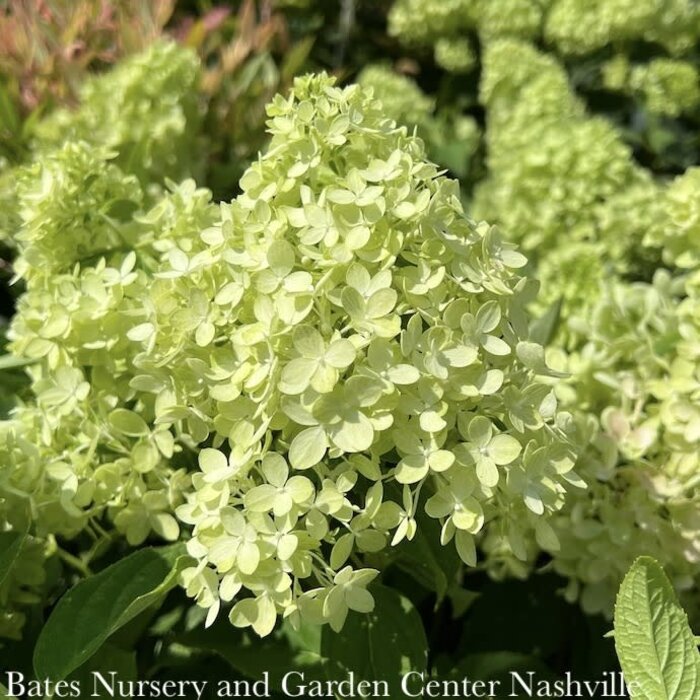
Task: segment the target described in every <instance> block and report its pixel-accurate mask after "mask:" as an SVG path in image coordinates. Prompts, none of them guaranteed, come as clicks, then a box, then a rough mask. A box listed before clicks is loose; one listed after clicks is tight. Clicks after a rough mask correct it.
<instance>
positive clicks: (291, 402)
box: [130, 76, 579, 633]
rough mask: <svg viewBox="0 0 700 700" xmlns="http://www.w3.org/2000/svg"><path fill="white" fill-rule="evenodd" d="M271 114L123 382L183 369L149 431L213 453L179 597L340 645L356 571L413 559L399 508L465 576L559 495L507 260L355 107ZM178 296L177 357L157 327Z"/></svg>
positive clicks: (561, 463) (297, 105) (405, 146)
mask: <svg viewBox="0 0 700 700" xmlns="http://www.w3.org/2000/svg"><path fill="white" fill-rule="evenodd" d="M269 115H270V117H271V119H270V122H269V126H270V130H271V132H272V141H271V143H270V147H269V149H268V151H267V153H266V154H265V155H264V156H262V157H261V159H260V160H259V161H258V162H257V163H255V164H253V165H252V166H251V168H250V169H249V170H248V171H247V173H246V174H245V175H244V177H243V179H242V182H241V186H242V189H243V193H242V194H241V195H240V196H239V197H238V198H237V199H236V200H234V201H233V202H232V203H231V205H227V206H222V210H221V211H222V220H221V222H220V223H218V224H217V225H215V226H213V227H211V228H210V229H208V230H206V231H204V232H203V233H202V236H201V239H200V240H199V241H194V242H192V249H191V250H188V251H187V252H186V251H184V250H178V251H172V252H171V253H170V255H169V257H168V261H167V264H166V266H165V269H164V270H163V271H162V272H160V273H157V275H156V276H157V277H158V278H160V279H162V280H163V282H162V284H163V285H167V287H168V289H169V290H170V291H169V293H168V295H167V296H163V297H162V301H161V303H159V304H158V305H154V306H153V308H152V309H150V310H148V311H149V312H147V313H145V314H144V318H142V319H139V320H140V321H141V322H140V323H139V324H138V325H136V326H135V328H134V330H133V331H132V332H131V333H130V335H131V336H132V337H138V339H139V340H140V342H141V343H142V344H143V347H144V350H143V353H142V355H140V356H138V357H137V358H136V360H135V362H136V364H137V365H138V367H139V370H140V371H141V372H143V373H144V381H145V376H147V375H150V374H151V373H156V372H158V373H159V374H160V375H161V376H162V369H161V368H162V366H163V361H164V359H165V358H168V359H169V361H171V362H173V361H174V364H175V366H177V365H178V364H179V363H178V362H177V360H173V358H177V357H180V356H183V357H189V358H195V357H196V358H197V361H198V364H200V367H201V369H200V370H199V372H198V373H197V374H198V381H197V382H196V383H194V384H193V383H191V381H190V382H187V381H184V378H183V379H180V378H179V377H178V376H177V371H176V372H175V375H174V381H173V383H174V385H175V388H176V391H177V395H176V396H175V397H173V398H174V401H173V404H174V405H172V406H168V405H164V406H163V407H162V408H161V411H160V413H159V415H157V416H156V421H157V422H158V423H159V424H161V425H164V424H168V423H171V422H172V423H175V422H176V421H182V420H185V419H186V420H192V419H194V420H195V421H197V422H198V423H199V424H200V425H201V428H202V437H205V436H207V435H208V436H209V437H210V439H212V447H211V448H207V449H205V450H203V451H201V452H200V453H199V466H200V470H201V471H200V473H197V474H195V476H194V478H193V485H194V490H193V492H192V493H191V494H190V495H189V496H188V503H187V505H186V506H183V507H181V508H179V509H178V510H177V514H178V517H179V518H180V519H181V520H182V521H183V522H185V523H187V524H189V525H191V526H193V528H194V530H193V535H194V536H193V539H192V540H191V541H190V543H189V544H188V549H189V552H190V554H192V555H193V556H194V557H196V558H197V559H198V560H199V565H198V566H197V567H195V568H192V569H190V570H188V571H186V572H185V578H186V582H187V589H188V592H189V593H190V594H191V595H193V596H195V597H196V599H197V601H198V603H199V604H200V605H202V606H203V607H207V608H209V620H210V621H211V620H213V619H214V618H215V617H216V615H217V613H218V610H219V606H220V603H221V601H229V600H231V599H233V598H234V597H236V596H237V594H238V593H239V591H240V590H241V589H242V588H245V589H247V590H248V591H250V592H251V593H253V596H252V597H245V598H243V599H241V600H238V602H237V603H236V604H235V605H234V607H233V608H232V610H231V614H230V617H231V620H232V622H233V623H234V624H235V625H240V626H247V625H252V626H253V627H254V629H256V631H258V632H259V633H267V632H269V631H270V630H271V629H272V627H273V625H274V623H275V619H276V617H277V615H278V614H281V615H283V616H285V617H290V616H291V617H292V619H294V618H295V617H297V616H299V615H301V616H303V617H305V618H307V619H310V620H314V621H318V622H324V621H327V622H329V623H330V624H331V625H333V626H334V627H336V628H337V627H339V626H340V625H341V624H342V622H343V620H344V618H345V615H346V614H347V611H348V609H356V610H368V609H369V608H370V607H371V597H370V596H369V595H368V594H367V593H366V592H365V587H366V585H367V583H369V582H370V581H371V580H372V578H373V577H374V575H375V573H376V572H374V571H371V570H368V569H362V568H360V569H357V568H356V566H357V562H358V561H361V560H358V559H357V558H356V556H355V554H362V553H371V552H376V551H379V550H382V549H384V548H385V547H387V546H388V545H389V544H397V543H398V542H400V541H401V540H402V539H404V538H406V537H408V538H411V537H412V536H413V535H414V534H415V531H416V512H417V509H418V508H425V510H426V512H427V514H428V516H430V517H433V518H437V519H439V520H440V522H441V524H442V544H443V545H447V544H448V543H449V542H450V541H451V540H454V541H455V544H456V546H457V550H458V552H459V554H460V556H461V557H462V559H463V560H464V561H465V562H466V563H468V564H474V563H475V562H476V546H475V537H476V536H478V535H479V533H480V531H481V530H482V528H483V526H484V522H485V521H486V520H488V521H491V522H492V523H498V524H499V525H500V526H501V527H502V528H503V529H504V531H506V532H511V531H512V529H513V528H514V526H515V523H517V529H518V530H521V531H522V530H525V531H526V530H528V529H530V528H531V529H532V530H535V531H538V532H542V533H546V535H550V534H552V530H551V528H550V527H549V525H548V522H547V521H548V515H550V514H551V513H552V512H554V511H556V510H557V509H558V508H560V507H561V505H562V504H563V501H564V494H565V491H566V490H567V488H568V487H569V486H570V485H571V484H572V483H579V479H578V477H577V476H576V475H575V473H574V472H573V463H574V454H573V452H572V448H571V446H570V444H569V442H568V440H567V435H566V430H567V428H568V417H567V415H566V414H557V413H556V403H555V401H554V400H553V393H552V391H551V389H550V388H549V387H546V386H544V385H542V384H541V383H540V382H539V381H538V379H537V375H538V374H540V373H544V374H547V373H548V370H547V368H546V367H545V365H544V357H543V350H542V348H541V347H540V346H537V345H536V344H535V343H532V342H530V341H528V338H527V322H526V316H525V314H524V312H523V305H524V304H525V302H526V301H527V299H528V297H529V295H530V294H531V291H532V290H531V285H530V284H529V283H528V282H527V280H525V279H524V278H521V277H519V276H518V275H517V272H516V270H517V269H518V268H520V267H521V266H523V265H524V264H525V259H524V258H523V256H521V255H520V254H519V253H517V252H515V251H514V250H513V249H512V248H511V247H510V246H508V245H506V244H504V243H503V242H502V241H501V240H500V239H499V237H498V234H497V233H496V232H495V231H494V230H493V229H491V228H489V227H488V226H487V225H485V224H484V225H479V226H477V225H475V224H474V223H472V222H471V221H470V220H469V219H468V218H467V217H465V215H464V213H463V211H462V207H461V204H460V201H459V197H458V190H457V187H456V184H455V183H454V182H453V181H450V180H447V179H445V178H444V177H443V176H441V175H440V174H439V171H438V169H437V168H436V166H434V165H432V164H430V163H429V162H427V161H426V160H425V155H424V151H423V146H422V142H421V141H420V140H419V139H417V138H415V137H413V136H411V135H409V134H408V132H407V131H406V129H405V128H397V127H396V126H395V124H394V122H393V121H391V120H389V119H387V118H386V117H385V116H384V112H383V108H382V106H381V103H379V102H378V101H376V100H375V99H374V98H373V97H372V94H371V93H370V92H365V91H363V90H362V89H361V88H360V87H358V86H351V87H349V88H346V89H345V90H341V89H340V88H337V87H335V86H334V85H333V81H332V80H330V79H328V78H326V77H324V76H319V77H311V78H305V79H300V80H298V81H297V82H296V83H295V87H294V90H293V92H292V94H291V95H290V97H289V98H288V99H285V98H282V97H280V98H278V99H277V100H276V101H275V102H274V103H273V104H272V105H271V106H270V108H269ZM330 164H332V167H329V165H330ZM193 295H197V296H200V295H201V301H200V302H199V303H198V308H199V309H200V314H201V315H200V325H199V326H198V327H197V328H196V329H193V330H189V331H188V332H187V334H186V336H185V337H183V335H184V334H183V329H182V327H181V324H174V323H173V309H175V308H178V307H179V306H181V305H182V303H183V300H189V299H192V298H193ZM173 336H175V338H177V339H178V342H174V340H173ZM492 526H495V525H492ZM326 552H327V553H328V554H327V555H326V554H324V553H326ZM354 553H355V554H354Z"/></svg>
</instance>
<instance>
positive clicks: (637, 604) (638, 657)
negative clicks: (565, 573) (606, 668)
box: [615, 557, 700, 700]
mask: <svg viewBox="0 0 700 700" xmlns="http://www.w3.org/2000/svg"><path fill="white" fill-rule="evenodd" d="M615 648H616V649H617V654H618V657H619V659H620V665H621V666H622V671H623V673H624V675H625V679H626V681H627V684H628V685H630V684H634V687H633V688H632V689H633V690H636V694H635V697H637V698H640V699H641V700H696V699H697V697H698V694H699V693H700V654H699V653H698V649H697V647H696V645H695V638H694V637H693V633H692V632H691V631H690V627H689V626H688V618H687V615H686V614H685V612H684V611H683V609H682V608H681V606H680V603H679V602H678V598H677V597H676V594H675V592H674V590H673V586H672V585H671V582H670V581H669V580H668V577H667V576H666V574H665V573H664V570H663V569H662V568H661V566H660V565H659V564H658V563H657V562H656V561H655V560H654V559H652V558H650V557H640V558H639V559H637V561H636V562H635V563H634V564H633V565H632V568H631V569H630V570H629V572H628V574H627V576H626V577H625V580H624V581H623V582H622V585H621V586H620V592H619V594H618V597H617V603H616V604H615ZM640 693H641V694H640Z"/></svg>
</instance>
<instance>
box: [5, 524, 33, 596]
mask: <svg viewBox="0 0 700 700" xmlns="http://www.w3.org/2000/svg"><path fill="white" fill-rule="evenodd" d="M26 537H27V534H26V533H24V532H0V586H2V584H3V583H5V579H6V578H7V577H8V575H9V573H10V571H12V567H13V566H14V565H15V563H16V562H17V559H18V558H19V555H20V553H21V552H22V545H23V544H24V540H25V539H26Z"/></svg>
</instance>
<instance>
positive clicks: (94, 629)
mask: <svg viewBox="0 0 700 700" xmlns="http://www.w3.org/2000/svg"><path fill="white" fill-rule="evenodd" d="M182 552H183V548H182V547H181V546H180V545H174V546H172V547H165V548H162V549H153V548H147V549H141V550H139V551H137V552H134V553H133V554H131V555H129V556H128V557H125V558H124V559H121V560H120V561H118V562H116V563H115V564H113V565H112V566H109V567H108V568H106V569H105V570H104V571H101V572H100V573H99V574H96V575H95V576H91V577H90V578H88V579H85V580H84V581H81V582H80V583H78V584H77V585H76V586H74V587H73V588H72V589H71V590H70V591H68V593H66V594H65V595H64V596H63V598H61V600H59V602H58V604H57V605H56V607H55V608H54V610H53V612H52V613H51V615H50V617H49V619H48V620H47V622H46V624H45V625H44V628H43V630H42V631H41V634H40V635H39V639H38V640H37V644H36V648H35V650H34V670H35V672H36V675H37V677H38V678H39V679H44V678H50V679H51V680H53V681H58V680H62V679H64V678H66V676H68V674H69V673H71V672H72V671H74V670H75V669H77V668H78V667H79V666H81V665H82V664H83V663H85V662H86V661H87V660H88V659H89V658H90V657H92V656H93V654H95V652H96V651H97V650H98V649H99V648H100V647H101V646H102V645H103V644H104V642H105V641H106V640H107V639H108V638H109V636H110V635H111V634H113V633H114V632H116V631H117V630H118V629H119V628H121V627H123V626H124V625H125V624H126V623H127V622H129V621H130V620H132V619H133V618H134V617H136V616H137V615H138V614H139V613H140V612H142V611H143V610H145V609H146V608H148V607H149V606H151V605H153V604H154V603H156V602H157V601H158V600H159V599H160V598H161V597H162V596H163V595H165V593H167V592H168V591H169V590H170V589H171V588H173V586H175V583H176V580H177V575H178V572H179V568H180V563H181V561H182V560H183V559H185V558H184V557H181V554H182Z"/></svg>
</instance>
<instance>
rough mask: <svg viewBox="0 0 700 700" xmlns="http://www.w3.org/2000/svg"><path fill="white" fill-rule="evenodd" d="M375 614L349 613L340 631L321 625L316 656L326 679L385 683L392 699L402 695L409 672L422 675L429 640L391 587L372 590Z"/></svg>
mask: <svg viewBox="0 0 700 700" xmlns="http://www.w3.org/2000/svg"><path fill="white" fill-rule="evenodd" d="M371 590H372V595H373V596H374V600H375V606H374V611H373V612H372V613H369V614H367V615H361V614H358V613H350V614H349V615H348V618H347V621H346V622H345V626H344V627H343V629H342V630H341V632H340V633H335V632H333V630H332V629H331V628H330V627H324V628H323V633H322V636H321V654H322V655H323V656H324V657H325V658H326V659H327V663H326V666H325V668H326V675H327V677H328V679H329V680H344V679H346V678H347V677H348V674H349V673H350V672H351V671H354V672H355V675H356V677H358V678H365V679H368V680H384V681H387V683H388V684H389V689H390V695H391V697H392V698H398V697H402V694H401V690H400V682H401V677H402V675H403V674H405V673H408V672H409V671H417V672H418V673H421V672H424V671H425V670H426V667H427V662H428V642H427V640H426V637H425V631H424V629H423V623H422V622H421V619H420V616H419V615H418V613H417V612H416V609H415V608H414V607H413V605H412V603H411V602H410V601H409V600H408V599H407V598H404V597H403V596H402V595H400V594H399V593H397V592H396V591H395V590H393V589H391V588H386V587H384V586H373V587H372V589H371Z"/></svg>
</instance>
